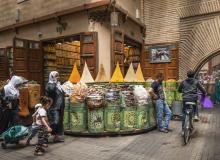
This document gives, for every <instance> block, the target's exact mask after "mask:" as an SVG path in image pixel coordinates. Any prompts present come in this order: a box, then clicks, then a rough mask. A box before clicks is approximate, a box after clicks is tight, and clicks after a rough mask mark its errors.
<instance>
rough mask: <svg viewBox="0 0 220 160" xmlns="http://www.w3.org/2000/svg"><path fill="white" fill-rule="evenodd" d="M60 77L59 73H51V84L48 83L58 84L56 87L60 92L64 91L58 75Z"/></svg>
mask: <svg viewBox="0 0 220 160" xmlns="http://www.w3.org/2000/svg"><path fill="white" fill-rule="evenodd" d="M57 74H58V75H59V73H58V72H57V71H52V72H50V75H49V82H48V83H56V84H57V85H56V87H57V88H58V89H59V90H60V91H63V89H62V86H61V85H60V82H59V81H58V79H57V77H56V75H57Z"/></svg>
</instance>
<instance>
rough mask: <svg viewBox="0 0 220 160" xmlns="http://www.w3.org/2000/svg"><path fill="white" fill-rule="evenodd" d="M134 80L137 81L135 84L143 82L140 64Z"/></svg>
mask: <svg viewBox="0 0 220 160" xmlns="http://www.w3.org/2000/svg"><path fill="white" fill-rule="evenodd" d="M136 80H137V82H145V80H144V76H143V72H142V71H141V65H140V63H139V64H138V68H137V71H136Z"/></svg>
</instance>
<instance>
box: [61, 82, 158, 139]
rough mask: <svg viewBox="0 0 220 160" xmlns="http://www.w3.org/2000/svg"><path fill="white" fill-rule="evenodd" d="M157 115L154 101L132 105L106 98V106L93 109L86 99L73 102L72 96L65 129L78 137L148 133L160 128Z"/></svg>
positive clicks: (67, 105) (65, 116)
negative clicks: (113, 101)
mask: <svg viewBox="0 0 220 160" xmlns="http://www.w3.org/2000/svg"><path fill="white" fill-rule="evenodd" d="M103 85H104V84H102V86H103ZM120 85H122V84H120ZM123 85H124V84H123ZM155 114H156V111H155V107H154V105H153V103H152V101H151V100H149V101H148V103H147V104H145V105H134V106H132V105H131V106H129V107H127V106H126V107H125V106H124V105H122V104H119V105H114V104H112V103H108V102H107V101H106V102H105V105H104V106H102V107H98V108H91V107H88V106H87V104H86V101H85V102H83V103H72V102H71V100H70V98H66V99H65V112H64V130H65V133H66V134H71V135H76V136H107V135H126V134H138V133H144V132H148V131H150V130H152V129H155V128H156V126H157V124H156V115H155Z"/></svg>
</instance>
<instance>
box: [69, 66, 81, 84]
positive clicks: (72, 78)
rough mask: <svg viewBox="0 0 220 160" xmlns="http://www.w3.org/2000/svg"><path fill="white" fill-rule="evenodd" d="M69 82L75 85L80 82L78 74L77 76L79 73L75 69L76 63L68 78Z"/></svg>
mask: <svg viewBox="0 0 220 160" xmlns="http://www.w3.org/2000/svg"><path fill="white" fill-rule="evenodd" d="M69 81H70V82H72V83H77V82H79V81H80V74H79V71H78V69H77V66H76V63H75V64H74V67H73V70H72V73H71V75H70V77H69Z"/></svg>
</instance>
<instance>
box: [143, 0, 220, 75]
mask: <svg viewBox="0 0 220 160" xmlns="http://www.w3.org/2000/svg"><path fill="white" fill-rule="evenodd" d="M141 8H143V12H142V15H143V17H142V21H143V22H144V23H145V24H146V39H145V42H146V44H156V43H167V42H179V47H180V50H179V52H180V53H179V76H180V79H183V78H185V73H186V71H187V70H188V69H196V68H199V67H200V66H201V64H204V63H205V62H207V61H208V60H210V59H211V57H212V56H215V55H218V53H217V51H218V50H219V48H220V38H219V37H220V36H219V35H220V33H219V28H220V17H219V16H220V14H219V12H220V1H219V0H172V1H171V0H163V1H161V0H142V3H141Z"/></svg>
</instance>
